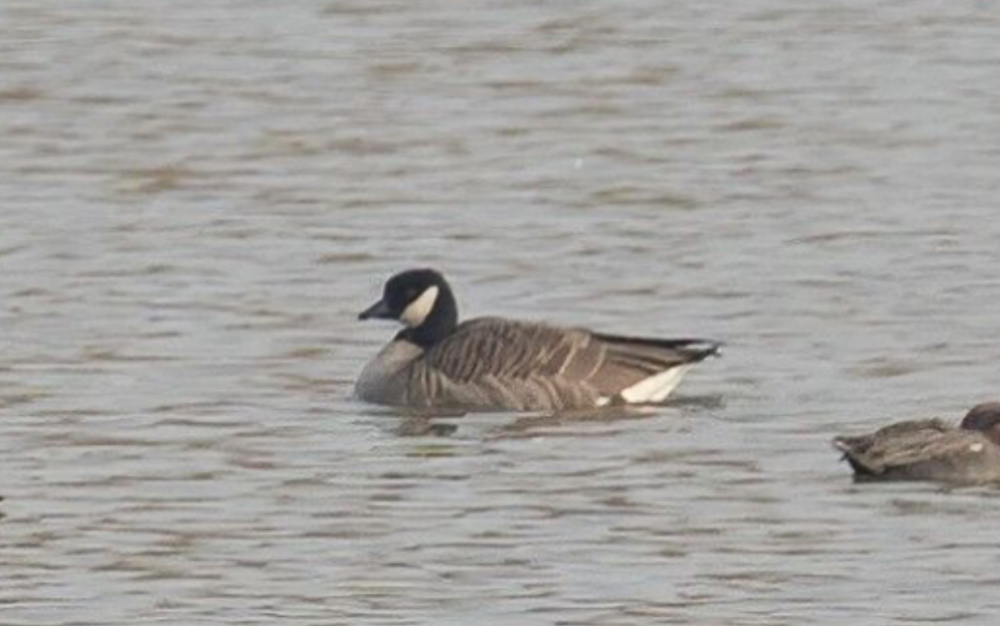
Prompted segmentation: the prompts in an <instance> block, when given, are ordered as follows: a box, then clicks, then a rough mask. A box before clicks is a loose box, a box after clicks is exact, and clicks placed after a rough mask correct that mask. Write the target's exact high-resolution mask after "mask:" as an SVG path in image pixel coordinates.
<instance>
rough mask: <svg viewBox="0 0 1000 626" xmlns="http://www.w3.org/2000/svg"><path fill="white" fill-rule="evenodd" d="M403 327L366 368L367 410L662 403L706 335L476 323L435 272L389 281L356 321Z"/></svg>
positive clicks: (715, 349)
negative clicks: (653, 335) (374, 406)
mask: <svg viewBox="0 0 1000 626" xmlns="http://www.w3.org/2000/svg"><path fill="white" fill-rule="evenodd" d="M358 318H359V319H360V320H369V319H389V320H396V321H398V322H400V323H402V324H403V329H402V330H401V331H399V332H398V333H397V334H396V336H395V337H394V338H393V339H392V341H390V342H389V343H388V344H387V345H386V346H385V347H383V348H382V349H381V350H380V351H379V352H378V353H377V354H376V355H375V357H374V358H372V359H371V361H370V362H369V363H368V364H367V365H366V366H365V367H364V369H363V370H362V372H361V374H360V376H359V377H358V379H357V381H356V383H355V395H356V397H358V398H360V399H361V400H363V401H366V402H371V403H375V404H382V405H389V406H396V407H406V408H413V409H458V410H462V411H477V410H478V411H553V412H561V411H571V410H586V409H594V408H598V407H603V406H608V405H612V406H620V405H634V404H657V403H662V402H663V401H664V400H665V399H666V398H667V396H669V395H670V393H671V392H672V391H673V390H674V389H675V388H676V387H677V385H678V384H679V383H680V381H681V378H683V376H684V375H685V374H686V373H687V371H688V370H689V369H690V368H691V367H692V366H693V365H694V364H696V363H698V362H700V361H703V360H704V359H706V358H708V357H709V356H715V355H718V354H719V349H720V346H721V344H720V343H719V342H716V341H711V340H704V339H656V338H646V337H626V336H620V335H612V334H603V333H597V332H593V331H590V330H587V329H584V328H568V327H559V326H553V325H549V324H545V323H538V322H528V321H518V320H511V319H506V318H501V317H479V318H474V319H469V320H466V321H463V322H461V323H460V322H459V318H458V304H457V302H456V299H455V295H454V293H453V291H452V289H451V286H450V285H449V284H448V281H447V280H445V277H444V276H443V275H442V274H441V272H439V271H437V270H435V269H431V268H419V269H410V270H406V271H403V272H400V273H398V274H395V275H393V276H392V277H390V278H389V279H388V280H387V281H386V282H385V285H384V287H383V290H382V297H381V299H380V300H378V301H377V302H375V303H374V304H373V305H371V306H370V307H368V308H367V309H365V310H364V311H363V312H361V313H360V314H359V315H358Z"/></svg>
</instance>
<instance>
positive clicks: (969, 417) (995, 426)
mask: <svg viewBox="0 0 1000 626" xmlns="http://www.w3.org/2000/svg"><path fill="white" fill-rule="evenodd" d="M962 428H964V429H966V430H978V431H979V432H981V433H983V434H984V435H986V436H987V437H989V438H990V439H991V440H993V441H994V442H995V443H997V444H998V445H1000V402H983V403H982V404H977V405H976V406H974V407H972V408H971V409H969V412H968V413H966V415H965V418H963V419H962Z"/></svg>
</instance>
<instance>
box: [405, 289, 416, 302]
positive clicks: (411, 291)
mask: <svg viewBox="0 0 1000 626" xmlns="http://www.w3.org/2000/svg"><path fill="white" fill-rule="evenodd" d="M415 297H417V290H416V289H414V288H413V287H409V288H407V290H406V299H407V300H412V299H414V298H415Z"/></svg>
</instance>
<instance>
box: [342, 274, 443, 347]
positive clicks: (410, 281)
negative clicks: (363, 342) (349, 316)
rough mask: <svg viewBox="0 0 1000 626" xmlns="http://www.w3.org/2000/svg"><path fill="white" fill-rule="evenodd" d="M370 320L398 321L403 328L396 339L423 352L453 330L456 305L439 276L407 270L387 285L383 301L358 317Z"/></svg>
mask: <svg viewBox="0 0 1000 626" xmlns="http://www.w3.org/2000/svg"><path fill="white" fill-rule="evenodd" d="M372 318H378V319H392V320H398V321H399V322H401V323H402V324H404V325H405V326H406V328H405V329H404V330H402V331H400V333H399V334H398V335H397V336H396V338H397V339H406V340H407V341H411V342H413V343H415V344H417V345H420V346H423V347H425V348H426V347H428V346H431V345H433V344H435V343H437V342H438V341H441V340H442V339H444V338H445V337H447V336H448V335H450V334H451V333H452V331H454V330H455V326H457V325H458V304H457V303H456V302H455V296H454V295H453V294H452V293H451V287H449V286H448V281H446V280H445V279H444V276H442V275H441V273H440V272H437V271H435V270H432V269H417V270H407V271H405V272H400V273H399V274H396V275H395V276H393V277H392V278H390V279H389V280H388V281H386V283H385V288H384V289H383V290H382V299H381V300H379V301H378V302H376V303H375V304H373V305H371V306H370V307H368V308H367V309H365V310H364V311H363V312H362V313H361V314H360V315H359V316H358V319H362V320H367V319H372Z"/></svg>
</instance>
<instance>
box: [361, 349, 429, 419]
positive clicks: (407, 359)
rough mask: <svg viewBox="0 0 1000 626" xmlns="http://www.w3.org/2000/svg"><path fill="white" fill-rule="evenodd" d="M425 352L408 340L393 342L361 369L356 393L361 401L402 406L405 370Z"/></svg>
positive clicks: (404, 391) (404, 392)
mask: <svg viewBox="0 0 1000 626" xmlns="http://www.w3.org/2000/svg"><path fill="white" fill-rule="evenodd" d="M422 353H423V350H422V349H421V348H420V347H419V346H417V345H415V344H412V343H410V342H409V341H393V342H391V343H389V344H388V345H387V346H385V347H384V348H382V350H380V351H379V353H378V354H376V355H375V357H374V358H372V360H371V361H369V362H368V364H367V365H365V368H364V369H363V370H361V375H360V376H358V380H357V382H356V383H354V393H355V395H357V396H358V397H359V398H361V399H362V400H365V401H367V402H375V403H379V404H399V403H400V402H401V401H402V399H403V398H404V397H405V395H406V368H408V367H409V366H410V365H412V364H413V361H414V360H415V359H416V358H417V357H419V356H420V355H421V354H422Z"/></svg>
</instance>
